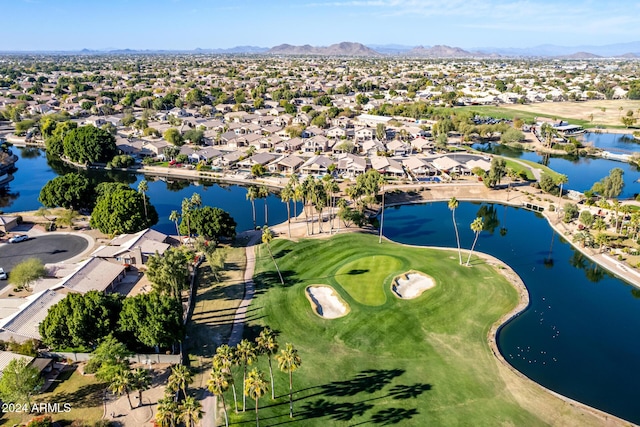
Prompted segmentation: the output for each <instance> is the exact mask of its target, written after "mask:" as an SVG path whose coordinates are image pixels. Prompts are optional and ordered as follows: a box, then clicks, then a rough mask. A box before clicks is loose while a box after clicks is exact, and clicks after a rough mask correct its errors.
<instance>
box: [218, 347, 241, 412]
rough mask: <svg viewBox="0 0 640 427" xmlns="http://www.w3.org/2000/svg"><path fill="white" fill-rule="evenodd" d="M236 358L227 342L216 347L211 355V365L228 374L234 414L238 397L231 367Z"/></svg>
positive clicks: (233, 350) (232, 348)
mask: <svg viewBox="0 0 640 427" xmlns="http://www.w3.org/2000/svg"><path fill="white" fill-rule="evenodd" d="M237 360H238V358H237V357H236V352H235V347H230V346H229V345H227V344H222V345H221V346H220V347H218V348H216V354H215V356H213V367H214V368H215V369H220V370H221V371H223V372H225V373H227V374H229V382H230V383H231V390H233V403H234V405H235V410H236V414H237V413H238V397H237V394H236V384H235V381H234V380H233V374H232V373H231V367H232V366H233V365H235V364H236V361H237Z"/></svg>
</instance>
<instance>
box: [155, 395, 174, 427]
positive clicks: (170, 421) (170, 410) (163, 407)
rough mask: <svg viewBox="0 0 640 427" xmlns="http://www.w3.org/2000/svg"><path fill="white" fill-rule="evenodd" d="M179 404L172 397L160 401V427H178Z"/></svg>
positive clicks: (158, 416)
mask: <svg viewBox="0 0 640 427" xmlns="http://www.w3.org/2000/svg"><path fill="white" fill-rule="evenodd" d="M178 412H179V408H178V403H177V402H175V401H174V400H173V399H172V398H171V397H165V398H164V399H160V400H158V407H157V408H156V419H155V421H156V423H157V424H158V426H160V427H176V426H177V425H178Z"/></svg>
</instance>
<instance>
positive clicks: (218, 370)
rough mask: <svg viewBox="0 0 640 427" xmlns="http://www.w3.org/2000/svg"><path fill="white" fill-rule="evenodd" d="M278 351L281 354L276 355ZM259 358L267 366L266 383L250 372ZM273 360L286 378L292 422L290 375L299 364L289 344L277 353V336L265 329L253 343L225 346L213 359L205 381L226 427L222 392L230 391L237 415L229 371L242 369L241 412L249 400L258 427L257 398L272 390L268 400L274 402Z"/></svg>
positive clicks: (258, 373) (257, 372)
mask: <svg viewBox="0 0 640 427" xmlns="http://www.w3.org/2000/svg"><path fill="white" fill-rule="evenodd" d="M278 350H280V352H279V353H278ZM259 356H266V358H267V362H268V366H269V380H268V381H267V379H265V374H264V373H263V372H262V371H261V370H260V369H258V368H255V367H254V368H253V369H251V370H249V366H250V365H252V364H254V363H255V362H256V361H257V359H258V357H259ZM274 356H275V359H276V360H277V361H278V367H279V368H280V370H281V371H283V372H285V373H287V374H288V375H289V416H290V417H292V418H293V372H294V371H295V370H296V369H298V368H299V367H300V365H301V363H302V360H301V359H300V356H299V355H298V351H297V350H296V348H295V347H294V346H293V345H292V344H289V343H287V344H286V345H285V348H284V349H280V346H279V344H278V341H277V337H276V334H275V333H274V332H273V331H272V330H271V329H270V328H269V327H266V328H264V329H263V330H262V331H261V332H260V335H259V336H258V337H257V338H256V340H255V342H251V341H249V340H247V339H243V340H242V341H240V342H239V343H238V345H236V346H235V347H230V346H228V345H226V344H224V345H221V346H220V347H218V348H217V349H216V354H215V356H213V363H212V366H213V367H212V369H211V373H210V376H209V380H208V381H207V388H208V389H209V391H211V393H213V395H214V396H216V397H218V398H219V399H220V401H221V403H222V408H223V410H224V419H225V426H228V425H229V416H228V413H227V403H226V400H225V392H227V391H228V390H229V388H231V389H232V393H233V404H234V408H235V412H236V413H238V412H239V408H238V407H239V404H238V397H237V392H236V387H235V384H236V382H235V381H234V375H233V372H232V368H233V367H235V366H237V367H241V368H242V390H243V393H242V412H245V410H246V407H247V400H246V398H247V396H248V397H250V398H251V399H253V400H254V402H255V413H256V426H259V425H260V418H259V402H260V398H261V397H262V396H264V395H265V394H266V393H267V392H268V391H269V390H271V399H272V400H273V399H275V398H276V395H275V388H274V378H273V367H272V360H273V358H274Z"/></svg>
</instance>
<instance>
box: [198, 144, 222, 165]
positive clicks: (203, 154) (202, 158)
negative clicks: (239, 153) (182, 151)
mask: <svg viewBox="0 0 640 427" xmlns="http://www.w3.org/2000/svg"><path fill="white" fill-rule="evenodd" d="M222 154H223V152H222V151H220V150H218V149H215V148H213V147H206V148H201V149H199V150H198V151H195V152H194V153H193V154H192V155H191V160H192V161H193V162H207V163H211V161H212V160H213V159H215V158H217V157H220V156H222Z"/></svg>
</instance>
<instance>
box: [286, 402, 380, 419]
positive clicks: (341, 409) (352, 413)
mask: <svg viewBox="0 0 640 427" xmlns="http://www.w3.org/2000/svg"><path fill="white" fill-rule="evenodd" d="M371 408H373V405H371V404H369V403H364V402H355V403H351V402H343V403H336V402H329V401H327V400H325V399H318V400H316V401H313V402H309V403H305V404H304V405H302V412H300V413H299V414H297V416H299V417H301V418H320V417H325V416H328V417H329V418H331V419H332V420H336V421H349V420H351V419H353V418H354V417H361V416H363V415H364V414H365V413H366V412H367V411H368V410H370V409H371Z"/></svg>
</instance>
